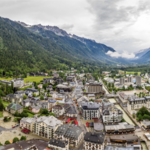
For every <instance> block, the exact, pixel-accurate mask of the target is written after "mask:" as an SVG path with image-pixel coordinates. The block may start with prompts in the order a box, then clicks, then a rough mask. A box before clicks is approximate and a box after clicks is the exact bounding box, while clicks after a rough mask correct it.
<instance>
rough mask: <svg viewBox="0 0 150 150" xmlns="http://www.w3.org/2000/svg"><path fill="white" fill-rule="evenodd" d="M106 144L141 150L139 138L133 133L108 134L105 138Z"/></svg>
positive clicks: (127, 149) (126, 149)
mask: <svg viewBox="0 0 150 150" xmlns="http://www.w3.org/2000/svg"><path fill="white" fill-rule="evenodd" d="M107 146H110V147H120V148H121V147H122V148H123V147H124V149H125V150H130V149H131V150H141V142H140V139H139V137H138V136H137V135H134V134H126V135H113V136H110V137H108V138H107ZM122 148H121V149H122ZM132 148H133V149H132ZM124 149H123V150H124ZM112 150H114V149H112Z"/></svg>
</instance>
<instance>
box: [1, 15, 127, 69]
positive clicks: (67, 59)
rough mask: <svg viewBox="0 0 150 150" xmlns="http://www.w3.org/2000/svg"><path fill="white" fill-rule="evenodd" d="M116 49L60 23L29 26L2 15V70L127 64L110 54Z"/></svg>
mask: <svg viewBox="0 0 150 150" xmlns="http://www.w3.org/2000/svg"><path fill="white" fill-rule="evenodd" d="M108 51H113V52H115V50H114V49H113V48H111V47H109V46H106V45H104V44H101V43H97V42H95V41H94V40H91V39H86V38H83V37H79V36H76V35H71V34H68V33H67V32H66V31H64V30H62V29H59V28H58V27H56V26H54V27H53V26H42V25H40V24H39V25H33V26H31V25H28V24H26V23H23V22H16V21H12V20H10V19H7V18H2V17H0V69H3V70H5V71H16V70H19V71H20V72H30V71H33V70H34V71H45V70H49V69H56V68H62V69H65V68H67V67H76V68H77V67H78V68H80V67H81V66H87V65H88V66H89V65H90V66H93V65H95V66H96V65H98V66H100V65H112V64H117V63H122V62H123V63H126V61H125V60H123V59H115V58H112V57H110V56H108V55H106V53H107V52H108Z"/></svg>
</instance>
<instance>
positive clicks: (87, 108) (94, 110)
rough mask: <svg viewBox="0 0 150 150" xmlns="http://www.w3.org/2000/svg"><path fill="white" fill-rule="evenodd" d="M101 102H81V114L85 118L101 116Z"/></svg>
mask: <svg viewBox="0 0 150 150" xmlns="http://www.w3.org/2000/svg"><path fill="white" fill-rule="evenodd" d="M100 107H101V104H100V103H95V102H85V103H82V104H81V114H82V117H83V119H84V120H91V119H93V118H100Z"/></svg>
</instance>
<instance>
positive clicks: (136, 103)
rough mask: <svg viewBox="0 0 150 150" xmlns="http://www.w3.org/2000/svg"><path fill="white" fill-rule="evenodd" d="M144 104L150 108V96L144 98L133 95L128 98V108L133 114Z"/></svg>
mask: <svg viewBox="0 0 150 150" xmlns="http://www.w3.org/2000/svg"><path fill="white" fill-rule="evenodd" d="M143 106H144V107H146V108H147V109H148V110H150V96H146V97H142V98H136V97H135V98H134V97H132V98H129V99H128V103H127V110H128V112H129V113H131V114H134V113H136V112H137V111H138V110H139V109H140V108H142V107H143Z"/></svg>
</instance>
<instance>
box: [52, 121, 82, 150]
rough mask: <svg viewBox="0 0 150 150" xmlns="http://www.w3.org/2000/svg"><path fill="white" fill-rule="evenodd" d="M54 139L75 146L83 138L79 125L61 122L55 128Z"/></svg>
mask: <svg viewBox="0 0 150 150" xmlns="http://www.w3.org/2000/svg"><path fill="white" fill-rule="evenodd" d="M54 137H55V139H57V140H63V141H68V143H69V146H73V147H77V146H78V145H79V144H80V142H82V139H83V131H82V129H81V127H80V126H78V125H73V124H63V125H61V126H59V127H58V128H57V130H56V131H55V134H54Z"/></svg>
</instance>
